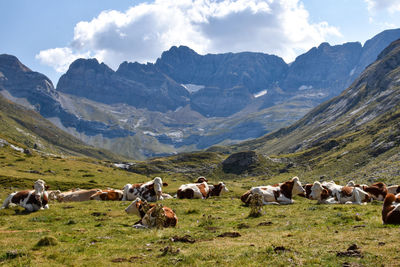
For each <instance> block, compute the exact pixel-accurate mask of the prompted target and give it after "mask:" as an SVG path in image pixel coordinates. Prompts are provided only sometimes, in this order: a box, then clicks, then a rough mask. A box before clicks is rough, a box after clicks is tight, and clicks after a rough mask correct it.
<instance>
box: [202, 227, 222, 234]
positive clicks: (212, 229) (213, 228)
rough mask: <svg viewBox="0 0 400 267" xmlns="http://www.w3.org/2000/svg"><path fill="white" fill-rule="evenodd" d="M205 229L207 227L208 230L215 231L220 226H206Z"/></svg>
mask: <svg viewBox="0 0 400 267" xmlns="http://www.w3.org/2000/svg"><path fill="white" fill-rule="evenodd" d="M204 229H206V230H207V231H213V232H214V233H215V231H216V230H218V229H219V228H218V227H215V226H208V227H204Z"/></svg>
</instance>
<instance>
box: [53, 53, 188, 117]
mask: <svg viewBox="0 0 400 267" xmlns="http://www.w3.org/2000/svg"><path fill="white" fill-rule="evenodd" d="M57 91H59V92H63V93H67V94H71V95H76V96H80V97H85V98H88V99H91V100H94V101H97V102H101V103H105V104H119V103H125V104H128V105H131V106H134V107H137V108H147V109H149V110H157V111H162V112H165V111H167V110H174V109H176V108H178V107H179V106H182V105H185V104H187V103H188V96H189V93H188V92H187V90H186V89H185V88H184V87H182V86H181V85H180V84H177V83H176V82H175V81H173V80H172V79H170V78H169V77H168V76H166V75H165V74H163V73H161V72H160V71H159V70H158V69H157V68H156V67H155V66H154V65H153V64H147V65H143V64H138V63H127V62H124V63H122V64H121V65H120V66H119V68H118V70H117V71H116V72H114V71H113V70H112V69H110V68H109V67H108V66H107V65H105V64H104V63H101V64H100V63H99V62H98V61H97V60H96V59H78V60H76V61H74V62H73V63H72V64H71V65H70V67H69V69H68V71H67V73H65V74H64V75H62V76H61V78H60V80H59V82H58V85H57Z"/></svg>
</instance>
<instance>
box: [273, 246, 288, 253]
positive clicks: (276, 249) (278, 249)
mask: <svg viewBox="0 0 400 267" xmlns="http://www.w3.org/2000/svg"><path fill="white" fill-rule="evenodd" d="M285 251H290V249H287V248H285V247H284V246H277V247H274V252H275V253H279V252H285Z"/></svg>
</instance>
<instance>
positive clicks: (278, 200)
mask: <svg viewBox="0 0 400 267" xmlns="http://www.w3.org/2000/svg"><path fill="white" fill-rule="evenodd" d="M304 192H305V190H304V188H303V187H302V186H301V182H300V180H299V178H298V177H297V176H296V177H293V178H292V179H291V180H290V181H287V182H284V183H281V184H277V185H267V186H258V187H252V188H251V189H250V190H249V191H247V192H246V193H244V194H243V195H242V197H241V200H242V201H243V202H244V203H246V204H249V203H250V200H251V198H252V196H253V195H256V194H257V195H260V196H261V197H262V199H261V201H262V204H263V205H271V204H272V205H279V204H292V203H293V202H294V201H293V199H292V197H293V195H297V194H302V193H304Z"/></svg>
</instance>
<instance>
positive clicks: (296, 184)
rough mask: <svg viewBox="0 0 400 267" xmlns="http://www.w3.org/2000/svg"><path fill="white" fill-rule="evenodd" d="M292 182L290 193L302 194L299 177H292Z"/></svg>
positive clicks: (302, 189)
mask: <svg viewBox="0 0 400 267" xmlns="http://www.w3.org/2000/svg"><path fill="white" fill-rule="evenodd" d="M292 182H293V189H292V194H293V195H298V194H304V192H305V190H304V188H303V186H302V185H301V182H300V180H299V177H297V176H295V177H293V179H292Z"/></svg>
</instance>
